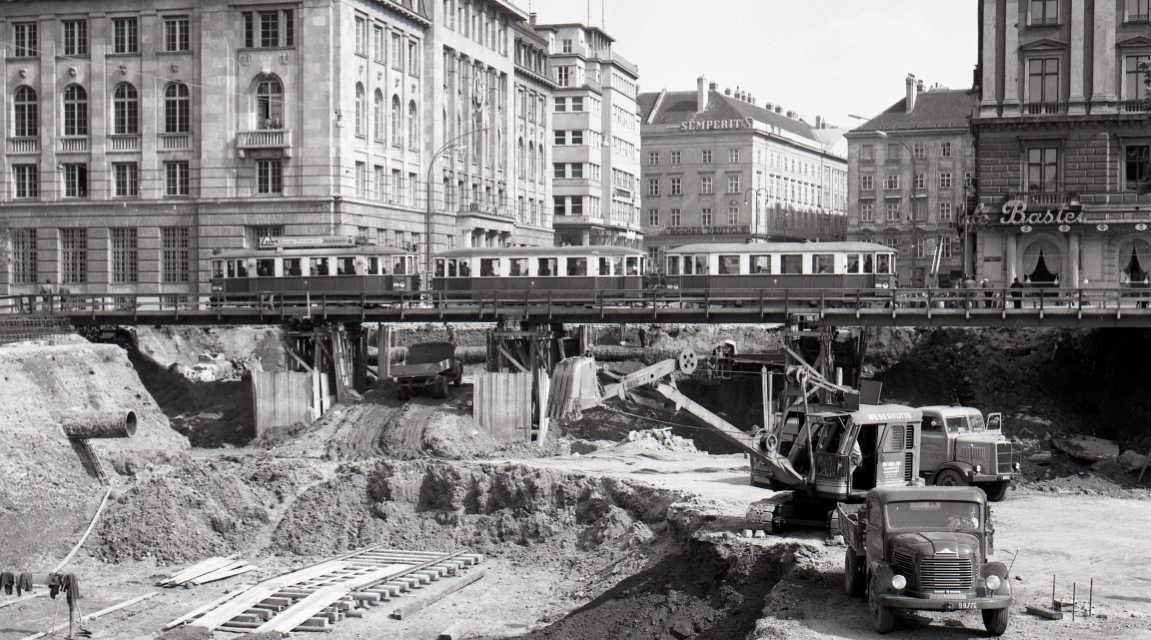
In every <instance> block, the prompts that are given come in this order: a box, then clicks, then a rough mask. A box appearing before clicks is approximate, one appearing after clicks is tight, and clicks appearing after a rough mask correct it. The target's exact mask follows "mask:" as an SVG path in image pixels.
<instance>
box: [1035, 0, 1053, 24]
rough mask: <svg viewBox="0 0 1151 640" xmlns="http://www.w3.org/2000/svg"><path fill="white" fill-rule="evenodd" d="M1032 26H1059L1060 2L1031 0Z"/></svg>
mask: <svg viewBox="0 0 1151 640" xmlns="http://www.w3.org/2000/svg"><path fill="white" fill-rule="evenodd" d="M1031 24H1033V25H1040V24H1059V0H1031Z"/></svg>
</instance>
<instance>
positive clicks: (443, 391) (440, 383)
mask: <svg viewBox="0 0 1151 640" xmlns="http://www.w3.org/2000/svg"><path fill="white" fill-rule="evenodd" d="M436 397H437V398H446V397H448V379H447V378H445V377H443V376H440V377H439V378H436Z"/></svg>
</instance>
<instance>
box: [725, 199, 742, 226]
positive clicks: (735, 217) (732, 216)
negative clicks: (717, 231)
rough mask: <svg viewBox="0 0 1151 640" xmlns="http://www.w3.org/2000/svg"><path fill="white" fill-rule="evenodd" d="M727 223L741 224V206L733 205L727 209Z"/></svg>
mask: <svg viewBox="0 0 1151 640" xmlns="http://www.w3.org/2000/svg"><path fill="white" fill-rule="evenodd" d="M727 223H728V224H730V225H737V224H739V206H738V205H734V204H733V205H731V206H730V207H728V208H727Z"/></svg>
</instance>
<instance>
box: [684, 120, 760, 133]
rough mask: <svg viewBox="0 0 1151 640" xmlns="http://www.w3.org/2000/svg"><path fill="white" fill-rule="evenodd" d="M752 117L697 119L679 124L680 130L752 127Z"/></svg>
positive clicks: (753, 124)
mask: <svg viewBox="0 0 1151 640" xmlns="http://www.w3.org/2000/svg"><path fill="white" fill-rule="evenodd" d="M754 128H755V119H754V118H743V119H741V120H699V121H694V120H693V121H689V122H681V123H680V125H679V130H680V131H719V130H723V129H754Z"/></svg>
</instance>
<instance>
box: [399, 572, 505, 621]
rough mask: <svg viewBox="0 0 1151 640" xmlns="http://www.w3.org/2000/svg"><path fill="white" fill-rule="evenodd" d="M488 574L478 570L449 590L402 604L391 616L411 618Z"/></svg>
mask: <svg viewBox="0 0 1151 640" xmlns="http://www.w3.org/2000/svg"><path fill="white" fill-rule="evenodd" d="M486 573H487V569H477V570H476V571H474V572H472V573H469V574H468V575H466V576H464V577H463V578H461V579H460V581H459V582H456V583H455V584H453V585H451V586H449V587H448V588H446V589H444V590H443V591H438V592H436V593H431V594H428V595H426V596H424V597H422V598H419V599H418V600H413V601H411V602H408V603H407V604H402V605H400V606H398V607H396V608H395V610H394V611H392V613H391V616H392V617H393V618H395V619H396V620H403V619H404V616H410V615H412V614H413V613H415V612H417V611H419V610H420V609H423V608H424V607H427V606H428V605H432V604H435V603H437V602H439V601H440V600H442V599H443V598H445V597H447V596H449V595H451V594H453V593H455V592H457V591H459V590H460V589H463V588H464V587H466V586H468V585H469V584H471V583H473V582H475V581H476V580H479V579H480V578H482V577H484V575H485V574H486Z"/></svg>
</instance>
